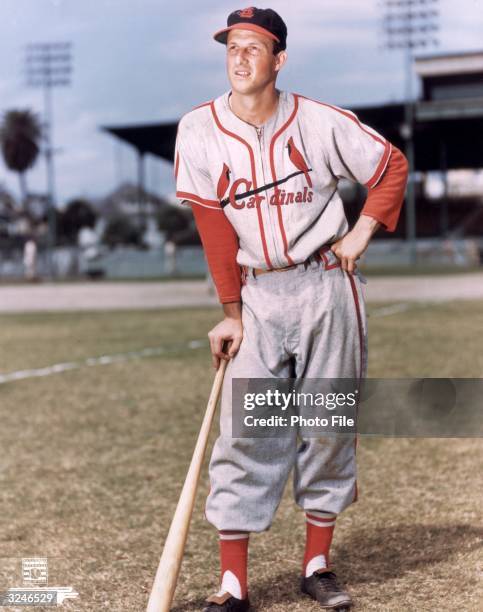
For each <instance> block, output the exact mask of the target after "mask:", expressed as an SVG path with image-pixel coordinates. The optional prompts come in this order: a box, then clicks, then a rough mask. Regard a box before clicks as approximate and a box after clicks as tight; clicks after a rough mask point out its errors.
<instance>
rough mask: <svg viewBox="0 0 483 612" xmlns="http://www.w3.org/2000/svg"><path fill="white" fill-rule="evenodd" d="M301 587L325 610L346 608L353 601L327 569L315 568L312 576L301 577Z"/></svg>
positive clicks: (332, 573)
mask: <svg viewBox="0 0 483 612" xmlns="http://www.w3.org/2000/svg"><path fill="white" fill-rule="evenodd" d="M301 589H302V592H303V593H306V594H307V595H309V596H310V597H312V599H315V600H316V601H318V602H319V604H320V606H321V607H322V608H324V609H325V610H341V611H342V610H348V609H349V608H350V607H351V606H352V604H353V603H354V602H353V601H352V598H351V596H350V595H349V593H347V591H344V589H343V588H342V587H341V586H340V584H339V583H338V582H337V576H336V575H335V574H334V572H331V571H329V570H317V571H316V572H314V573H313V574H312V576H309V577H308V578H302V582H301Z"/></svg>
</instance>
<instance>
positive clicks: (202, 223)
mask: <svg viewBox="0 0 483 612" xmlns="http://www.w3.org/2000/svg"><path fill="white" fill-rule="evenodd" d="M191 210H192V211H193V215H194V218H195V223H196V227H197V229H198V233H199V235H200V238H201V242H202V244H203V249H204V251H205V257H206V260H207V262H208V267H209V269H210V272H211V276H212V278H213V282H214V283H215V287H216V291H217V293H218V299H219V300H220V302H221V303H222V304H226V303H227V302H239V301H240V300H241V297H240V292H241V271H240V266H239V265H238V264H237V261H236V256H237V253H238V236H237V234H236V232H235V230H234V229H233V226H232V224H231V223H230V221H229V220H228V219H227V217H226V215H225V213H224V212H223V211H222V210H220V209H213V208H206V207H204V206H199V205H196V204H195V205H193V206H192V207H191Z"/></svg>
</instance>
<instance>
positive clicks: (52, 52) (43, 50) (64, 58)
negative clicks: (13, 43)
mask: <svg viewBox="0 0 483 612" xmlns="http://www.w3.org/2000/svg"><path fill="white" fill-rule="evenodd" d="M71 47H72V45H71V43H70V42H43V43H31V44H28V45H27V56H26V72H27V85H28V86H29V87H40V88H42V89H43V90H44V121H43V130H42V140H43V153H44V156H45V162H46V169H47V200H48V221H49V235H48V260H49V273H50V275H51V276H54V275H55V266H54V260H53V251H54V248H55V241H56V233H57V228H56V196H55V172H54V146H53V125H54V109H53V100H52V89H53V88H54V87H65V86H68V85H70V82H71V80H70V77H71V72H72V64H71V57H72V49H71Z"/></svg>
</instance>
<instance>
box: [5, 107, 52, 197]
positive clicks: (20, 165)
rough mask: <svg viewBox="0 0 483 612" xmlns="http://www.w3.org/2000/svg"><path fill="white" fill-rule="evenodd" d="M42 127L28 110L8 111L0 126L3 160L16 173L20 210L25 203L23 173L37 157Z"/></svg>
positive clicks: (35, 116) (25, 190)
mask: <svg viewBox="0 0 483 612" xmlns="http://www.w3.org/2000/svg"><path fill="white" fill-rule="evenodd" d="M41 137H42V126H41V123H40V121H39V118H38V116H37V115H36V114H35V113H33V112H32V111H30V110H10V111H7V112H6V113H5V115H4V117H3V122H2V124H1V125H0V145H1V147H2V154H3V159H4V160H5V165H6V166H7V168H8V169H9V170H12V171H13V172H18V176H19V183H20V194H21V201H22V208H24V207H25V205H26V202H27V180H26V177H25V172H26V171H27V170H28V169H29V168H31V167H32V166H33V165H34V164H35V162H36V160H37V157H38V154H39V150H40V144H39V143H40V139H41Z"/></svg>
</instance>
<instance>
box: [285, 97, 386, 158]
mask: <svg viewBox="0 0 483 612" xmlns="http://www.w3.org/2000/svg"><path fill="white" fill-rule="evenodd" d="M294 95H295V94H294ZM296 95H297V96H298V97H299V98H304V99H305V100H310V101H311V102H315V103H316V104H320V105H321V106H328V107H329V108H331V109H332V110H335V111H337V112H338V113H341V115H345V116H346V117H348V118H349V119H352V121H354V123H356V124H357V125H358V126H359V127H360V128H361V130H362V131H363V132H366V134H369V136H372V137H373V138H374V140H377V142H380V143H381V144H382V145H384V146H385V145H386V141H384V140H381V138H379V137H378V136H376V135H375V134H373V133H372V132H369V130H366V129H364V128H363V127H362V125H361V122H360V121H359V119H358V118H357V117H354V115H352V114H351V113H348V112H347V111H345V110H342V109H341V108H339V107H338V106H332V104H327V103H326V102H319V101H318V100H314V99H313V98H307V96H302V95H300V94H296Z"/></svg>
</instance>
